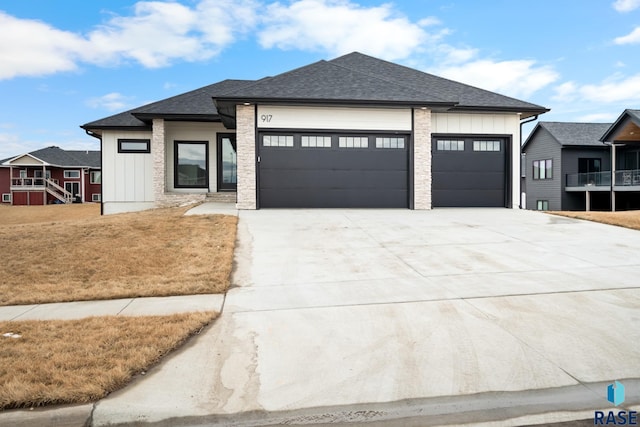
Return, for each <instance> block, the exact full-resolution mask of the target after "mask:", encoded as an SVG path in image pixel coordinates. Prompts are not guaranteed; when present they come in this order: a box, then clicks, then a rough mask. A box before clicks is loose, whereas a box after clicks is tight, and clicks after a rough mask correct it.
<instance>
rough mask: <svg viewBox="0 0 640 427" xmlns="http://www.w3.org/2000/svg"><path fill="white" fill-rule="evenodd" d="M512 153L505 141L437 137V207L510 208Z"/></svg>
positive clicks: (434, 191)
mask: <svg viewBox="0 0 640 427" xmlns="http://www.w3.org/2000/svg"><path fill="white" fill-rule="evenodd" d="M509 150H510V146H509V144H507V141H506V140H505V139H504V138H458V137H455V136H445V137H440V136H438V137H434V138H433V144H432V154H433V157H432V179H433V184H432V197H433V199H432V200H433V206H434V207H504V206H506V205H507V199H506V197H507V194H506V193H507V188H508V181H507V180H508V178H509V173H508V170H507V169H508V168H507V163H506V161H507V159H508V158H510V156H509Z"/></svg>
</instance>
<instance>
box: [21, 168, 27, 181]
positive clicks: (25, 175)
mask: <svg viewBox="0 0 640 427" xmlns="http://www.w3.org/2000/svg"><path fill="white" fill-rule="evenodd" d="M26 177H27V170H26V169H22V170H21V171H20V178H22V179H24V178H26Z"/></svg>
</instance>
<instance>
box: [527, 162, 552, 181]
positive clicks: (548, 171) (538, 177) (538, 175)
mask: <svg viewBox="0 0 640 427" xmlns="http://www.w3.org/2000/svg"><path fill="white" fill-rule="evenodd" d="M532 166H533V180H534V181H543V180H547V179H553V159H544V160H534V161H533V162H532ZM541 166H543V167H541ZM543 170H544V176H543V173H542V171H543Z"/></svg>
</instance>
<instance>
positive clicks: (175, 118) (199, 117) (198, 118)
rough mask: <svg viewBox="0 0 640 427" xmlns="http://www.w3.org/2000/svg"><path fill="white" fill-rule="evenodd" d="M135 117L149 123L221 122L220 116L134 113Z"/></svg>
mask: <svg viewBox="0 0 640 427" xmlns="http://www.w3.org/2000/svg"><path fill="white" fill-rule="evenodd" d="M133 116H134V117H135V118H136V119H138V120H141V121H144V122H147V121H150V120H153V119H164V120H169V121H180V120H181V121H192V122H219V121H221V119H220V115H219V114H176V113H166V114H156V113H134V114H133Z"/></svg>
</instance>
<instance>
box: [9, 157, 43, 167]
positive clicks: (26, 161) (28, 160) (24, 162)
mask: <svg viewBox="0 0 640 427" xmlns="http://www.w3.org/2000/svg"><path fill="white" fill-rule="evenodd" d="M11 164H12V165H13V166H16V165H19V166H41V165H43V163H42V162H41V161H39V160H36V159H34V158H33V157H31V156H28V155H25V156H22V157H18V158H17V159H15V160H14V161H12V162H11Z"/></svg>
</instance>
